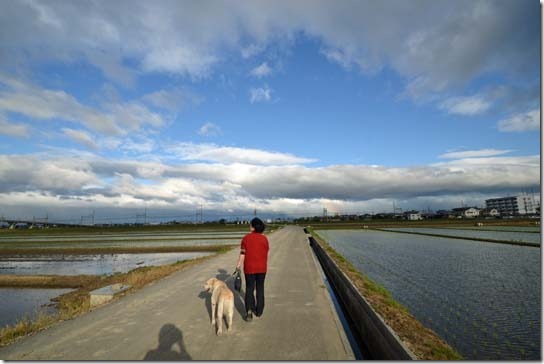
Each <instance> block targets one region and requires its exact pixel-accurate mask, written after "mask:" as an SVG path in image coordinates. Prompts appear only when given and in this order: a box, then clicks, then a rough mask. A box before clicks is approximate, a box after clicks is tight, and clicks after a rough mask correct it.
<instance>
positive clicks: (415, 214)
mask: <svg viewBox="0 0 544 364" xmlns="http://www.w3.org/2000/svg"><path fill="white" fill-rule="evenodd" d="M404 216H405V217H406V220H410V221H417V220H423V216H421V213H420V212H419V211H406V212H405V213H404Z"/></svg>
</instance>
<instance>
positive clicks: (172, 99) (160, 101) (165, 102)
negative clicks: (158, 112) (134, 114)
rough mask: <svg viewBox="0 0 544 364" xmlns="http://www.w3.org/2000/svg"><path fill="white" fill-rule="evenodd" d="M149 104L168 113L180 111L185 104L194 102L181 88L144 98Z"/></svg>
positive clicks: (154, 93)
mask: <svg viewBox="0 0 544 364" xmlns="http://www.w3.org/2000/svg"><path fill="white" fill-rule="evenodd" d="M142 99H143V100H144V101H146V102H147V103H149V104H151V105H153V106H155V107H158V108H161V109H164V110H168V111H178V110H180V109H181V108H182V107H184V106H185V103H187V102H188V101H189V102H190V101H191V100H192V97H188V95H187V94H186V92H185V91H183V90H182V89H180V88H176V89H172V90H159V91H155V92H152V93H149V94H147V95H144V96H143V97H142Z"/></svg>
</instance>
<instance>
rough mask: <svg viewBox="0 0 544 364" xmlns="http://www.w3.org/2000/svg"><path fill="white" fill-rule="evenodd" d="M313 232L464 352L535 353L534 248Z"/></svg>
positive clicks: (500, 356) (496, 356)
mask: <svg viewBox="0 0 544 364" xmlns="http://www.w3.org/2000/svg"><path fill="white" fill-rule="evenodd" d="M318 233H319V234H320V235H321V236H322V237H324V238H325V239H326V240H327V241H329V243H330V244H331V245H332V246H333V247H334V248H335V249H336V250H337V251H338V252H339V253H340V254H342V255H344V256H345V257H346V258H347V259H348V260H349V261H350V262H351V263H352V264H353V265H354V266H355V267H356V268H357V269H359V270H361V271H362V272H363V273H365V274H366V275H368V276H369V277H370V278H371V279H373V280H375V281H376V282H378V283H380V284H382V285H383V286H385V287H386V288H387V289H388V290H389V291H390V292H391V294H392V295H393V297H395V299H397V300H398V301H399V302H400V303H402V304H403V305H405V306H406V307H408V308H409V309H410V311H411V312H412V313H413V314H414V316H415V317H417V318H418V320H420V321H421V322H422V323H423V324H424V325H426V326H428V327H430V328H432V329H433V330H434V331H435V332H437V333H438V334H439V335H440V336H441V337H442V338H444V339H445V340H446V341H447V342H448V343H449V344H450V345H452V346H453V347H455V348H456V349H457V350H458V351H459V352H460V353H461V354H462V355H463V357H465V358H467V359H492V360H505V359H533V360H536V359H540V322H541V315H540V308H541V299H540V292H541V287H540V282H541V275H540V249H535V248H532V247H524V246H514V245H506V244H494V243H486V242H478V241H467V240H459V239H449V238H435V237H429V236H418V235H409V234H399V233H387V232H378V231H353V230H352V231H347V230H345V231H341V230H335V231H332V230H322V231H318Z"/></svg>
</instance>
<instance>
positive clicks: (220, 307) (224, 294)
mask: <svg viewBox="0 0 544 364" xmlns="http://www.w3.org/2000/svg"><path fill="white" fill-rule="evenodd" d="M204 289H205V290H207V291H208V292H211V293H212V325H213V326H215V323H216V320H215V317H216V316H215V306H217V326H218V327H217V335H219V336H220V335H221V334H222V333H223V314H224V315H225V319H226V320H227V331H230V330H231V328H232V315H233V314H234V294H233V293H232V291H231V290H230V289H229V288H228V287H227V285H226V284H225V282H223V281H221V280H219V279H217V278H210V279H208V280H207V281H206V284H205V285H204Z"/></svg>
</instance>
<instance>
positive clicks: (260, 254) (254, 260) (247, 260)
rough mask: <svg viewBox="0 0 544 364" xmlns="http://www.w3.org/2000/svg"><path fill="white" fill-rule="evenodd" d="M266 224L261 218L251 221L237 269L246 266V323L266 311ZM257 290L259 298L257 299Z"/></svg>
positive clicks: (242, 245) (243, 240) (243, 241)
mask: <svg viewBox="0 0 544 364" xmlns="http://www.w3.org/2000/svg"><path fill="white" fill-rule="evenodd" d="M264 229H265V225H264V223H263V222H262V221H261V219H259V218H257V217H256V218H254V219H253V220H251V224H250V228H249V230H250V231H251V232H250V233H249V234H247V235H246V236H244V237H243V239H242V244H241V246H240V257H239V258H238V264H237V265H236V269H240V267H241V266H242V263H243V264H244V276H245V278H246V298H245V304H246V313H247V315H246V318H245V319H246V321H251V320H252V319H253V313H254V314H255V315H256V316H257V317H259V316H261V315H262V314H263V310H264V278H265V277H266V268H267V259H268V249H269V248H268V239H267V238H266V236H265V235H263V231H264ZM255 290H256V291H257V297H255Z"/></svg>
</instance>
